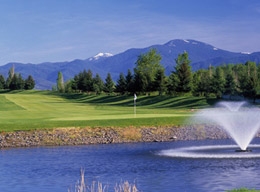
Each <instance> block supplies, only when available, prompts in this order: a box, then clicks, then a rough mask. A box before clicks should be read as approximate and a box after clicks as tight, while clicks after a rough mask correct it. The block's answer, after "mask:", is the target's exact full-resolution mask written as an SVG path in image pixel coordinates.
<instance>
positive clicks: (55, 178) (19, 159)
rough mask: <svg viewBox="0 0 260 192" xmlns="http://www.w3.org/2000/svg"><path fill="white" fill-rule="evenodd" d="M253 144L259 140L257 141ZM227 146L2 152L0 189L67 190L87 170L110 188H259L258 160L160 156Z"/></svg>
mask: <svg viewBox="0 0 260 192" xmlns="http://www.w3.org/2000/svg"><path fill="white" fill-rule="evenodd" d="M253 143H255V144H260V140H259V139H254V140H253ZM222 144H223V145H229V144H234V142H232V141H231V140H207V141H178V142H165V143H136V144H109V145H88V146H66V147H39V148H16V149H2V150H0V173H1V174H0V191H4V192H9V191H10V192H30V191H38V192H51V191H53V192H66V191H68V188H71V187H73V186H74V184H75V183H76V181H77V180H78V179H79V178H80V170H81V168H84V169H85V177H86V180H87V181H88V182H89V183H90V182H91V181H93V180H94V181H100V182H102V183H103V184H106V185H107V186H108V189H109V191H113V189H114V186H115V184H116V183H119V182H121V181H124V180H127V181H129V182H131V183H133V182H135V183H136V184H137V187H138V189H139V190H141V191H143V192H158V191H163V192H172V191H202V192H203V191H205V192H206V191H207V192H208V191H225V190H229V189H234V188H240V187H247V188H254V189H260V182H259V178H260V158H246V159H245V158H243V159H241V158H232V159H228V158H217V159H214V158H211V159H207V158H180V157H167V156H162V155H158V154H160V152H161V151H162V150H167V149H178V148H180V147H188V146H205V145H222Z"/></svg>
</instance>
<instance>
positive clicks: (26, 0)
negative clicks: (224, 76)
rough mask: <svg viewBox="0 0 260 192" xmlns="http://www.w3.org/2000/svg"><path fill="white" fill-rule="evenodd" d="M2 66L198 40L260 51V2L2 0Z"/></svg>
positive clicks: (0, 48) (0, 32)
mask: <svg viewBox="0 0 260 192" xmlns="http://www.w3.org/2000/svg"><path fill="white" fill-rule="evenodd" d="M0 39H1V41H0V65H3V64H6V63H8V62H22V63H41V62H56V61H71V60H74V59H86V58H89V57H91V56H94V55H96V54H97V53H99V52H109V53H112V54H117V53H120V52H123V51H125V50H127V49H129V48H143V47H147V46H150V45H153V44H164V43H166V42H168V41H170V40H173V39H195V40H199V41H203V42H206V43H209V44H211V45H213V46H215V47H218V48H222V49H226V50H230V51H234V52H256V51H260V1H258V0H0Z"/></svg>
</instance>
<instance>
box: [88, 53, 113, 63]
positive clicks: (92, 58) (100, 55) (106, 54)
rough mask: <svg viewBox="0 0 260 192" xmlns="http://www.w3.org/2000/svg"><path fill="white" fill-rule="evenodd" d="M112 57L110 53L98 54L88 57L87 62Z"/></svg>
mask: <svg viewBox="0 0 260 192" xmlns="http://www.w3.org/2000/svg"><path fill="white" fill-rule="evenodd" d="M112 56H113V54H111V53H98V54H96V55H95V56H93V57H90V58H89V61H92V60H98V59H100V58H104V57H112Z"/></svg>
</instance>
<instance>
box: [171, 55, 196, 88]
mask: <svg viewBox="0 0 260 192" xmlns="http://www.w3.org/2000/svg"><path fill="white" fill-rule="evenodd" d="M175 62H176V66H175V72H174V73H175V74H176V76H177V77H175V78H174V79H177V83H178V85H177V87H176V91H177V92H184V93H187V92H190V91H191V88H192V71H191V66H190V60H189V55H188V53H187V52H184V53H183V54H179V55H178V58H177V59H175Z"/></svg>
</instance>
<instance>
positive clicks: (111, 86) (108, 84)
mask: <svg viewBox="0 0 260 192" xmlns="http://www.w3.org/2000/svg"><path fill="white" fill-rule="evenodd" d="M114 90H115V83H114V82H113V80H112V77H111V74H110V73H108V74H107V77H106V79H105V85H104V91H105V92H106V93H108V94H111V93H113V91H114Z"/></svg>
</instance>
